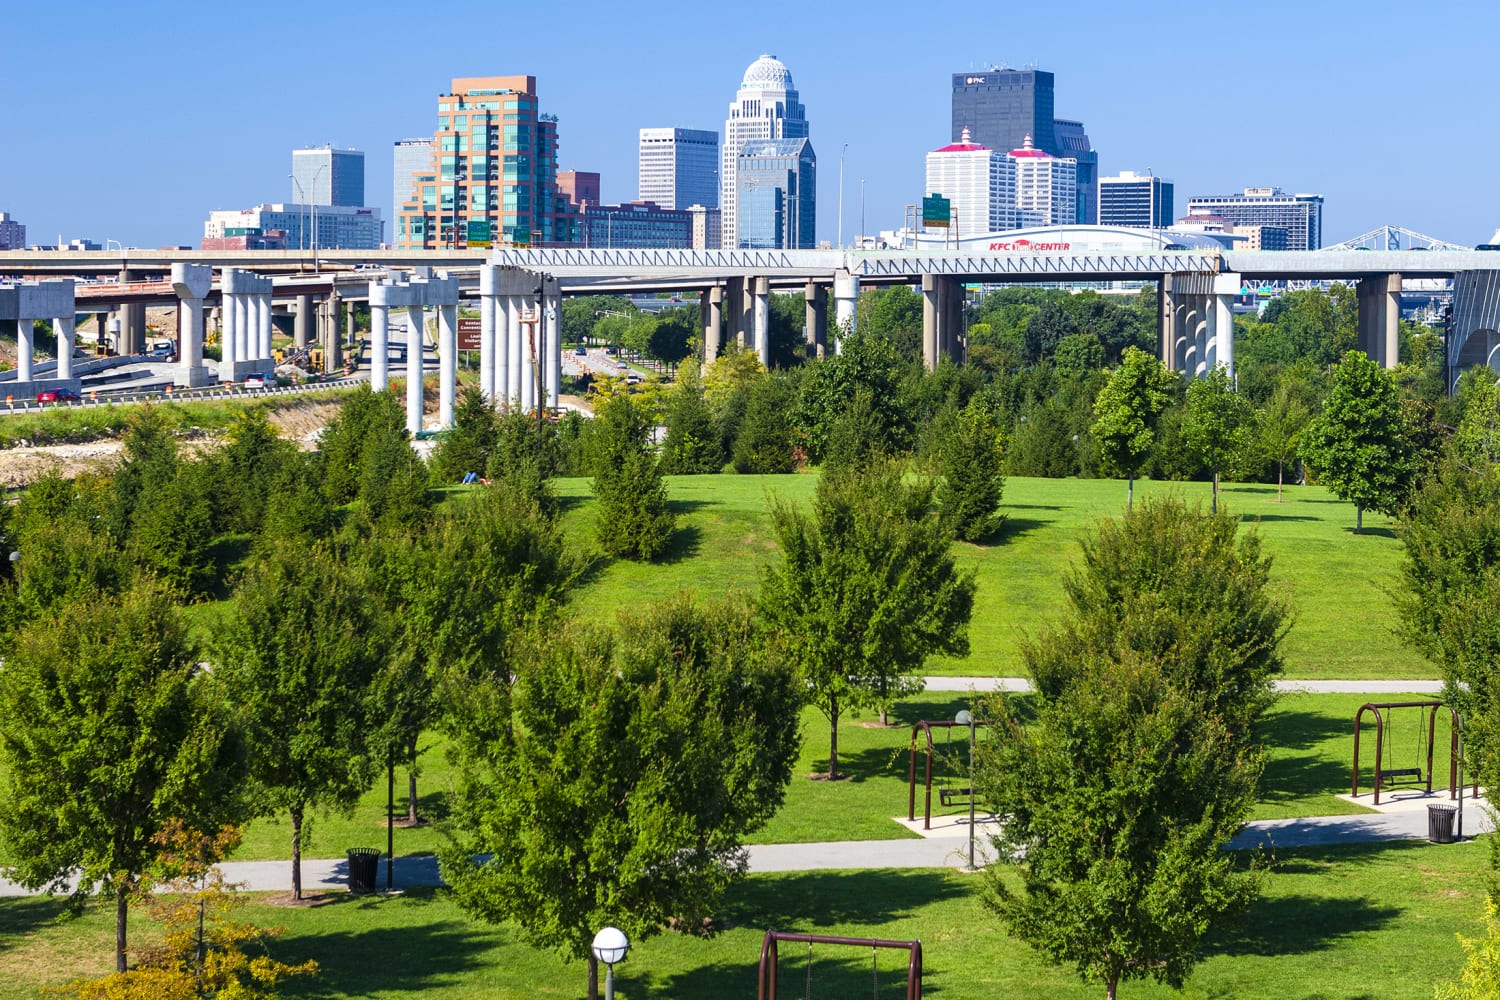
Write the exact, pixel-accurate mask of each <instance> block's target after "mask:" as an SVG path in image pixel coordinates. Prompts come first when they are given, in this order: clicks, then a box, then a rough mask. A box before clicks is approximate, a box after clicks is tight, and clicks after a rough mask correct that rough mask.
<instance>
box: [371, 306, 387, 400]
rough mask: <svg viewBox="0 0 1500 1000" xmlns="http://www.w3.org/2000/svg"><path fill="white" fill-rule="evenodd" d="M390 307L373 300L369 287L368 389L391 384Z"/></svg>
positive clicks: (381, 389)
mask: <svg viewBox="0 0 1500 1000" xmlns="http://www.w3.org/2000/svg"><path fill="white" fill-rule="evenodd" d="M390 313H391V311H390V309H389V308H388V307H387V306H386V305H385V304H384V303H383V302H382V303H377V302H376V301H375V289H374V288H371V289H370V389H371V390H372V391H374V392H384V391H385V390H387V389H389V388H390V386H391V364H390V350H391V318H390Z"/></svg>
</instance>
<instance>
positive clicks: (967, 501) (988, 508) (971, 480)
mask: <svg viewBox="0 0 1500 1000" xmlns="http://www.w3.org/2000/svg"><path fill="white" fill-rule="evenodd" d="M1003 462H1004V456H1003V454H1002V450H1001V446H1000V430H999V428H997V427H996V426H995V422H994V420H992V419H991V418H990V415H989V412H988V411H987V410H986V409H985V408H984V407H983V406H979V405H975V404H972V403H971V404H970V405H969V406H968V407H966V408H965V409H964V410H963V411H962V412H961V413H960V414H959V415H958V417H957V419H956V420H955V421H954V422H953V426H952V430H951V431H950V433H949V434H948V435H947V437H946V440H945V441H944V442H943V444H942V445H941V446H940V450H939V452H938V472H939V473H940V475H941V476H942V478H941V480H939V482H938V486H937V494H936V495H937V502H938V507H939V508H940V509H941V510H942V512H943V517H945V518H946V519H947V520H948V523H949V524H950V525H952V527H953V533H954V534H955V535H956V536H957V537H958V538H961V539H963V540H964V541H966V542H978V541H982V540H984V539H986V538H990V537H992V536H993V535H994V534H995V532H997V531H998V530H1000V525H1001V524H1002V523H1003V522H1004V520H1005V518H1004V515H1002V514H1001V513H1000V497H1001V494H1002V493H1003V492H1004V490H1005V477H1004V476H1003V475H1002V474H1001V468H1002V463H1003Z"/></svg>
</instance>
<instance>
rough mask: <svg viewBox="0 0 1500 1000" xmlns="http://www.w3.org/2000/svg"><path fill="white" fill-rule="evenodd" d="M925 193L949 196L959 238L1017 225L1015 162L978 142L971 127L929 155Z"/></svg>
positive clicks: (980, 234) (954, 226) (954, 224)
mask: <svg viewBox="0 0 1500 1000" xmlns="http://www.w3.org/2000/svg"><path fill="white" fill-rule="evenodd" d="M922 192H923V194H938V195H942V196H943V197H944V198H947V199H948V202H949V210H950V212H951V213H952V216H953V218H952V219H951V220H950V223H951V225H952V226H953V228H954V229H956V230H957V235H958V238H959V239H966V238H968V237H971V236H983V235H985V234H987V233H994V232H1000V231H1002V230H1006V229H1014V228H1016V164H1015V161H1014V160H1012V159H1011V158H1010V157H1008V156H1006V155H1005V154H1004V153H1002V152H1000V151H999V150H995V149H990V148H989V147H988V146H984V145H981V144H980V143H977V142H975V141H974V140H973V138H972V137H971V136H970V135H969V130H968V129H967V128H966V129H964V130H963V132H962V133H960V135H959V140H958V141H957V142H954V143H950V144H949V145H947V146H944V147H942V148H941V149H934V150H933V151H932V152H930V153H928V154H927V186H926V187H924V188H923V189H922Z"/></svg>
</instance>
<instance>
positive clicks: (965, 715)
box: [953, 708, 974, 871]
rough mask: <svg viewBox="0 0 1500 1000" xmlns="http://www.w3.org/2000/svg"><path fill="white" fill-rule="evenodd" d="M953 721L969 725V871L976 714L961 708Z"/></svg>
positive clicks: (972, 829)
mask: <svg viewBox="0 0 1500 1000" xmlns="http://www.w3.org/2000/svg"><path fill="white" fill-rule="evenodd" d="M953 721H954V722H956V723H958V724H959V725H960V726H968V727H969V871H974V714H973V713H972V712H970V711H969V710H968V709H967V708H963V709H959V712H958V714H957V715H955V716H954V717H953Z"/></svg>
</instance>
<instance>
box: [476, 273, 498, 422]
mask: <svg viewBox="0 0 1500 1000" xmlns="http://www.w3.org/2000/svg"><path fill="white" fill-rule="evenodd" d="M499 270H500V269H499V268H498V267H496V266H495V265H493V264H481V265H480V266H479V394H480V395H481V396H483V397H484V398H485V399H486V400H489V401H490V402H491V404H493V403H494V400H495V306H496V302H495V277H496V273H497V272H498V271H499Z"/></svg>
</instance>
